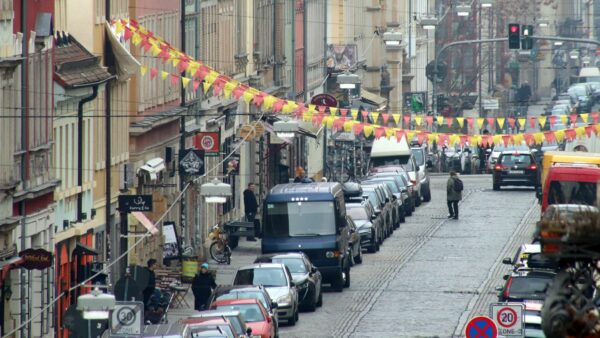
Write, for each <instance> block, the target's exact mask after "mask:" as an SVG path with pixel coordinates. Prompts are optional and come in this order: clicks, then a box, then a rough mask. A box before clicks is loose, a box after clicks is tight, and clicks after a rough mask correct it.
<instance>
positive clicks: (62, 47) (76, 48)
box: [54, 32, 112, 88]
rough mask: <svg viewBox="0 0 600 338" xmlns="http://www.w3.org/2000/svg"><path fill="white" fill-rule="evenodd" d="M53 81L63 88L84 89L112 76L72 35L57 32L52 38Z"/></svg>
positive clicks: (96, 57)
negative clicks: (53, 47) (53, 44)
mask: <svg viewBox="0 0 600 338" xmlns="http://www.w3.org/2000/svg"><path fill="white" fill-rule="evenodd" d="M54 42H55V46H56V47H55V49H54V50H55V52H54V80H55V81H56V82H58V83H59V84H60V85H61V86H63V87H65V88H77V87H85V86H89V85H92V84H95V83H101V82H104V81H107V80H109V79H110V78H111V77H112V75H111V74H110V73H109V72H108V69H107V68H106V67H103V66H101V65H100V57H99V56H94V55H93V54H92V53H90V52H89V51H88V50H87V49H85V47H83V46H82V45H81V44H80V43H79V42H78V41H77V40H76V39H75V38H74V37H73V35H70V34H67V33H64V32H62V33H60V32H58V33H57V35H56V36H55V37H54Z"/></svg>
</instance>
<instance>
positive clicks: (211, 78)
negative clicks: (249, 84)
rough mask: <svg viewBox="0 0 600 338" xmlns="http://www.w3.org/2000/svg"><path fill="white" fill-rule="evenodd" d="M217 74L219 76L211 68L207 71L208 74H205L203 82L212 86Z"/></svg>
mask: <svg viewBox="0 0 600 338" xmlns="http://www.w3.org/2000/svg"><path fill="white" fill-rule="evenodd" d="M217 76H219V73H217V72H215V71H214V70H211V71H210V72H208V74H206V77H205V78H204V82H205V83H208V84H209V85H210V86H212V84H213V82H215V80H216V79H217ZM247 92H248V90H247Z"/></svg>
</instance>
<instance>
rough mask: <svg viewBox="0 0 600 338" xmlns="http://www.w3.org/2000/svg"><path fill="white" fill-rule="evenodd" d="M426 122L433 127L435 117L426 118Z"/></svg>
mask: <svg viewBox="0 0 600 338" xmlns="http://www.w3.org/2000/svg"><path fill="white" fill-rule="evenodd" d="M425 121H426V122H427V125H428V126H430V127H431V125H432V124H433V116H426V117H425Z"/></svg>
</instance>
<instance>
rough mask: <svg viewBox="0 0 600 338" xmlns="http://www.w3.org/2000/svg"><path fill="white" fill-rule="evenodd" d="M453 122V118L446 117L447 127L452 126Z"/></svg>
mask: <svg viewBox="0 0 600 338" xmlns="http://www.w3.org/2000/svg"><path fill="white" fill-rule="evenodd" d="M453 122H454V118H452V117H446V124H447V125H448V127H452V123H453Z"/></svg>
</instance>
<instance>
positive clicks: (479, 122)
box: [477, 117, 485, 129]
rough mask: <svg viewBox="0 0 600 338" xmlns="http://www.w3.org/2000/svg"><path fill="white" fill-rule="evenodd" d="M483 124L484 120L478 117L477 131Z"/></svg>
mask: <svg viewBox="0 0 600 338" xmlns="http://www.w3.org/2000/svg"><path fill="white" fill-rule="evenodd" d="M484 122H485V119H484V118H483V117H478V118H477V127H478V128H479V129H482V128H483V123H484Z"/></svg>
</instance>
